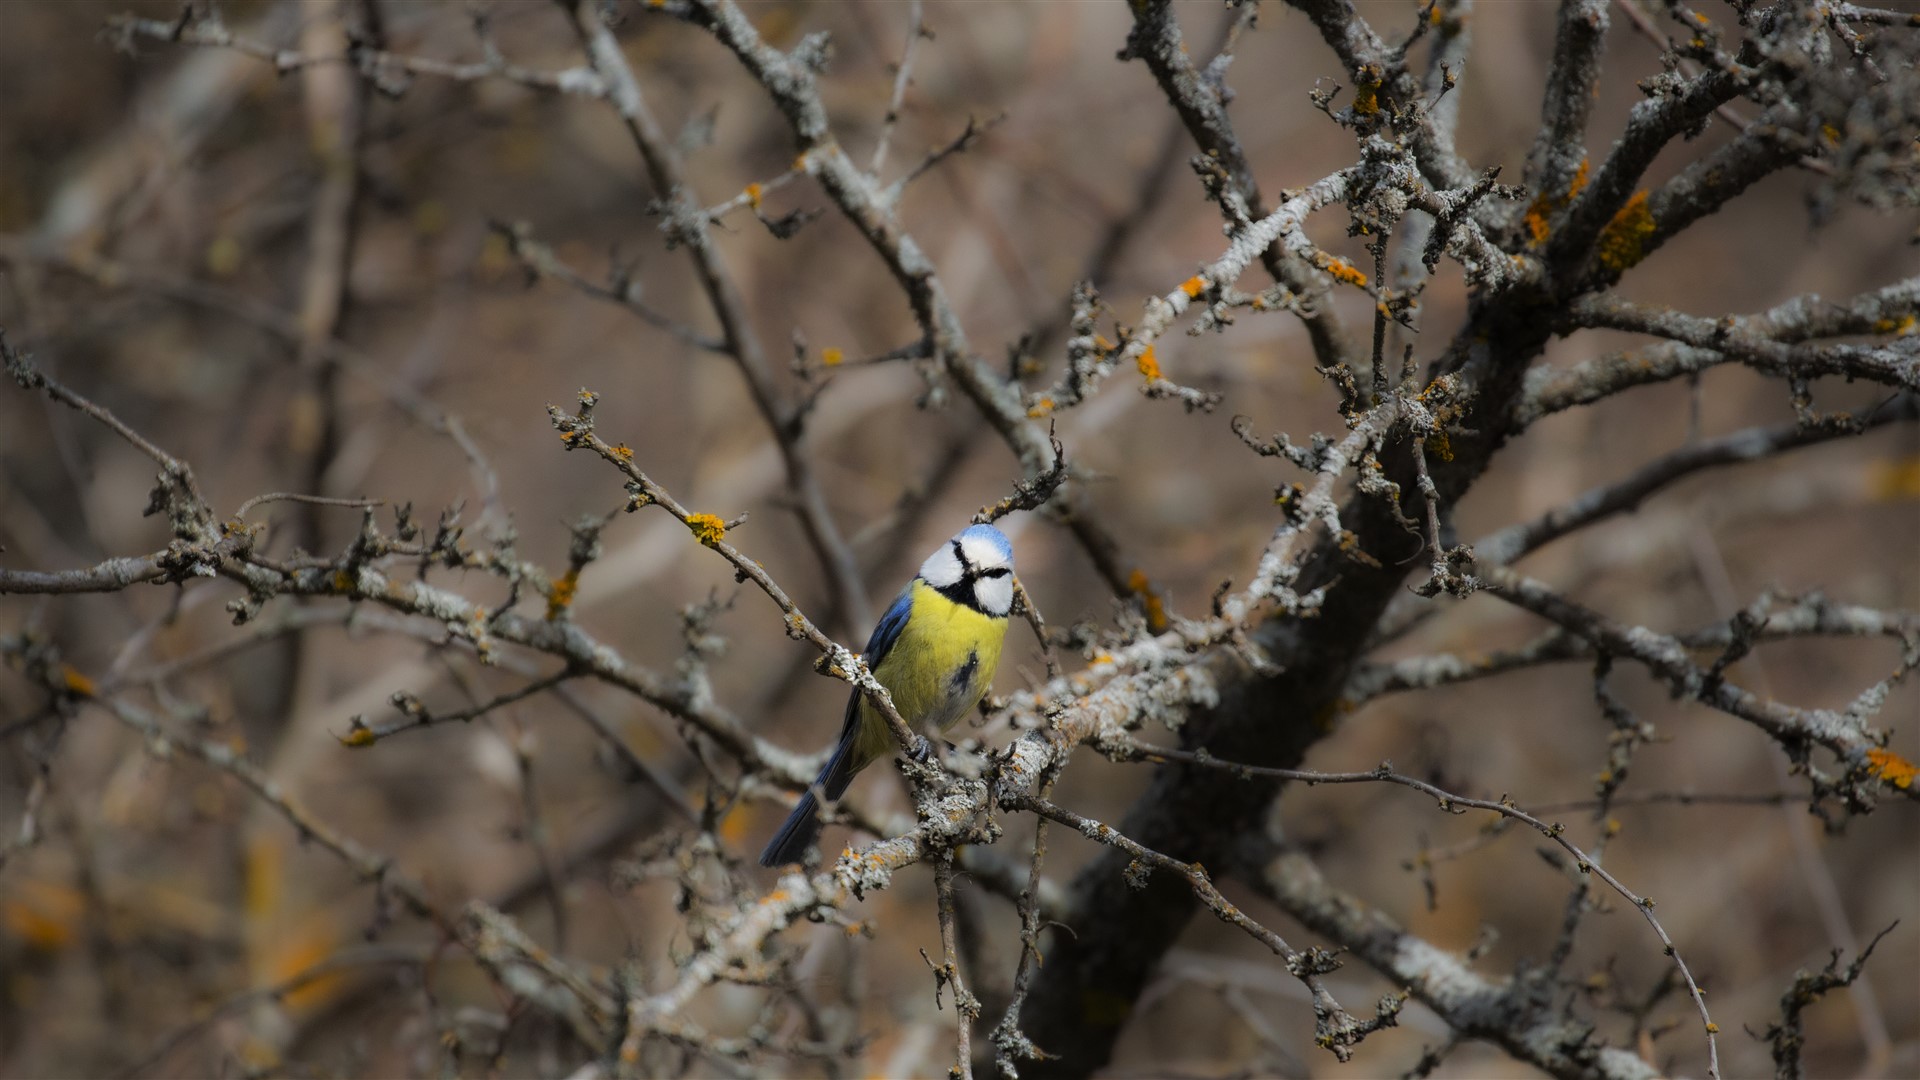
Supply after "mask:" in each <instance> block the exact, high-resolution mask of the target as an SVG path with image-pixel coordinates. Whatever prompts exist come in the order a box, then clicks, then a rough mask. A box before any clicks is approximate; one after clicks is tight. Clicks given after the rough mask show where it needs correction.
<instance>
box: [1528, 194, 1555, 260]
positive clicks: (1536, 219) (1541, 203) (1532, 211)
mask: <svg viewBox="0 0 1920 1080" xmlns="http://www.w3.org/2000/svg"><path fill="white" fill-rule="evenodd" d="M1552 211H1553V200H1552V199H1550V198H1548V197H1547V196H1545V195H1537V196H1535V197H1534V200H1533V202H1532V203H1530V204H1528V206H1527V213H1526V216H1525V217H1523V218H1522V219H1521V220H1522V221H1524V222H1525V223H1526V226H1527V246H1528V247H1539V246H1540V245H1541V244H1544V243H1546V242H1547V215H1548V214H1549V213H1551V212H1552Z"/></svg>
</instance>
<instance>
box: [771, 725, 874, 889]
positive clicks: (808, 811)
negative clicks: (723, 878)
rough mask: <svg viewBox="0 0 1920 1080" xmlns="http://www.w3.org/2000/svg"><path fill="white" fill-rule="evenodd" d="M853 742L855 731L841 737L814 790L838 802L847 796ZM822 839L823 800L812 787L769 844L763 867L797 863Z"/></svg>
mask: <svg viewBox="0 0 1920 1080" xmlns="http://www.w3.org/2000/svg"><path fill="white" fill-rule="evenodd" d="M853 741H854V732H853V731H852V730H848V731H845V732H843V733H842V734H841V736H840V745H838V746H836V747H834V748H833V756H832V757H830V758H828V759H827V763H826V765H825V766H823V767H822V768H821V769H820V775H819V776H817V777H815V778H814V781H813V787H814V788H818V789H820V790H821V791H822V792H824V793H825V794H826V796H827V798H829V799H837V798H839V797H840V796H842V795H844V794H846V793H847V785H848V784H851V783H852V782H853V774H854V771H855V770H854V768H853ZM819 836H820V801H819V800H818V799H816V798H814V796H813V789H812V788H809V789H808V790H807V791H806V793H805V794H803V795H801V796H800V802H799V805H797V806H795V807H794V808H793V813H791V814H788V815H787V820H786V821H784V822H782V823H781V825H780V829H779V831H778V832H776V833H774V834H773V839H772V840H769V841H767V849H766V850H765V851H762V852H761V853H760V865H761V866H785V865H787V864H788V863H796V862H799V861H800V860H801V859H803V858H805V857H806V854H807V849H808V848H810V847H812V846H813V842H814V841H815V840H816V839H818V838H819Z"/></svg>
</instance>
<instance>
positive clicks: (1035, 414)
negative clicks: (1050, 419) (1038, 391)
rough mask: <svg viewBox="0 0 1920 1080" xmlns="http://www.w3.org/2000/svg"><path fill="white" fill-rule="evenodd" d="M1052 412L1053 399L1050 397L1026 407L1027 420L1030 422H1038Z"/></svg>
mask: <svg viewBox="0 0 1920 1080" xmlns="http://www.w3.org/2000/svg"><path fill="white" fill-rule="evenodd" d="M1052 411H1053V399H1052V398H1050V397H1043V398H1041V399H1039V400H1038V401H1035V402H1034V403H1033V404H1032V405H1031V406H1029V407H1028V409H1027V418H1028V419H1030V420H1038V419H1040V418H1041V417H1043V416H1045V415H1047V414H1048V413H1050V412H1052Z"/></svg>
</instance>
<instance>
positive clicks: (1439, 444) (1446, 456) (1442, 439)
mask: <svg viewBox="0 0 1920 1080" xmlns="http://www.w3.org/2000/svg"><path fill="white" fill-rule="evenodd" d="M1427 450H1428V451H1429V452H1430V453H1432V454H1433V456H1435V457H1437V458H1439V459H1440V460H1441V461H1452V460H1453V440H1451V439H1449V438H1447V433H1446V432H1445V431H1436V432H1434V433H1433V434H1432V435H1429V436H1428V437H1427Z"/></svg>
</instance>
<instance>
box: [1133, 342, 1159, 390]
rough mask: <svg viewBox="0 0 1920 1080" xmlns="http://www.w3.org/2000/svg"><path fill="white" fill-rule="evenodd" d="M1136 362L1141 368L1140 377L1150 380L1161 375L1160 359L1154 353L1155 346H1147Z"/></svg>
mask: <svg viewBox="0 0 1920 1080" xmlns="http://www.w3.org/2000/svg"><path fill="white" fill-rule="evenodd" d="M1134 363H1135V364H1136V365H1137V366H1138V367H1139V368H1140V377H1141V378H1143V379H1145V380H1147V381H1148V382H1152V381H1153V380H1155V379H1157V378H1159V377H1160V361H1159V360H1158V359H1156V358H1155V357H1154V355H1153V346H1151V345H1149V346H1147V350H1146V351H1145V352H1143V353H1141V354H1140V358H1139V359H1138V360H1135V361H1134Z"/></svg>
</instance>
